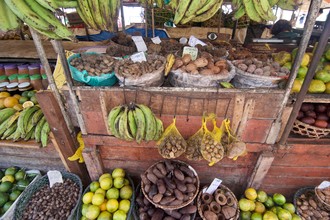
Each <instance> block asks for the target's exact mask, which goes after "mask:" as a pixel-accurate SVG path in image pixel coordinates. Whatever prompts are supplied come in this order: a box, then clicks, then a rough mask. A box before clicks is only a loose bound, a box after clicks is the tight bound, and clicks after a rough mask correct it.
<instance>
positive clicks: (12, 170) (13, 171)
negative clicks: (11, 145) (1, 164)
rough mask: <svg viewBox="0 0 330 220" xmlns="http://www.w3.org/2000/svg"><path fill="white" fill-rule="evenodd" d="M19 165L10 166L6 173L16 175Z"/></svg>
mask: <svg viewBox="0 0 330 220" xmlns="http://www.w3.org/2000/svg"><path fill="white" fill-rule="evenodd" d="M16 172H17V167H8V168H7V169H6V171H5V175H15V173H16Z"/></svg>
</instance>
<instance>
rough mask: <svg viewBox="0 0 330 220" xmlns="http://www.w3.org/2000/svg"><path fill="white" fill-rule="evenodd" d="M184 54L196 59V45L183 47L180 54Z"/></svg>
mask: <svg viewBox="0 0 330 220" xmlns="http://www.w3.org/2000/svg"><path fill="white" fill-rule="evenodd" d="M185 54H190V56H191V60H196V58H197V55H198V49H197V48H196V47H188V46H186V47H184V48H183V52H182V56H183V55H185Z"/></svg>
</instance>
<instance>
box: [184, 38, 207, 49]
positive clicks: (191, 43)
mask: <svg viewBox="0 0 330 220" xmlns="http://www.w3.org/2000/svg"><path fill="white" fill-rule="evenodd" d="M197 44H200V45H202V46H206V43H204V42H203V41H201V40H199V39H198V38H196V37H195V36H193V35H191V36H190V38H189V41H188V45H189V46H191V47H195V46H196V45H197Z"/></svg>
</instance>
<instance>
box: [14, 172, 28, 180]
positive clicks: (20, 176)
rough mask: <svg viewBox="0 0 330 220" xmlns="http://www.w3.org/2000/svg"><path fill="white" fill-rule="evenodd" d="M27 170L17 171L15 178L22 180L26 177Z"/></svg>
mask: <svg viewBox="0 0 330 220" xmlns="http://www.w3.org/2000/svg"><path fill="white" fill-rule="evenodd" d="M25 175H26V174H25V171H24V170H19V171H18V172H17V173H15V180H16V181H18V180H22V179H25Z"/></svg>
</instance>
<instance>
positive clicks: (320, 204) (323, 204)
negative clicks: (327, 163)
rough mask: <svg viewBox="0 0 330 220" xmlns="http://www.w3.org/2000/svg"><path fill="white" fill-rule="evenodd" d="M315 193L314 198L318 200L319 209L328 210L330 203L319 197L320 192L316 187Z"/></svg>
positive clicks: (329, 209) (329, 210)
mask: <svg viewBox="0 0 330 220" xmlns="http://www.w3.org/2000/svg"><path fill="white" fill-rule="evenodd" d="M314 190H315V195H316V198H317V200H318V201H319V202H318V205H319V206H320V208H321V209H323V210H325V211H327V212H330V204H328V203H326V202H325V201H324V200H323V199H322V198H321V197H320V194H319V192H318V190H317V187H315V189H314Z"/></svg>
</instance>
